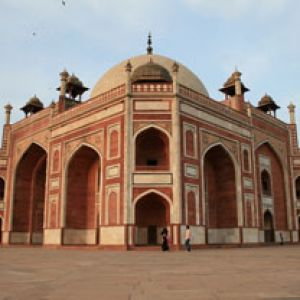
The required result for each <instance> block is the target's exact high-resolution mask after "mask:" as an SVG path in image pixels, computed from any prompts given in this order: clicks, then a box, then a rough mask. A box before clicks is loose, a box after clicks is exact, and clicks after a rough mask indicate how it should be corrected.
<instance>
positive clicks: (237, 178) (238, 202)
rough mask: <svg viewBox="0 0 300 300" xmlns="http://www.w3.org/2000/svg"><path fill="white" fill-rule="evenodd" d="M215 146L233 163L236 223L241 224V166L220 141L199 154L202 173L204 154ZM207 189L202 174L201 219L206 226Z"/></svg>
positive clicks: (207, 225)
mask: <svg viewBox="0 0 300 300" xmlns="http://www.w3.org/2000/svg"><path fill="white" fill-rule="evenodd" d="M215 147H221V148H222V149H223V151H224V152H225V153H226V154H227V155H228V157H229V158H230V159H231V162H232V163H233V167H234V176H235V187H234V188H235V199H234V200H235V202H236V207H235V209H234V210H235V212H236V213H237V225H238V226H242V224H243V205H242V189H241V185H242V182H241V167H240V164H239V162H238V161H237V159H236V158H235V156H234V155H233V154H232V153H231V151H230V150H229V149H228V148H227V147H226V145H224V144H223V143H222V142H216V143H213V144H211V145H210V146H209V147H207V148H206V149H205V150H204V151H203V153H202V156H201V169H202V174H204V172H205V170H204V165H205V157H206V154H207V153H208V152H209V151H210V150H211V149H213V148H215ZM207 197H208V191H207V182H206V180H205V176H202V219H203V220H204V224H205V225H206V227H207V228H208V227H209V224H208V214H209V212H208V203H207Z"/></svg>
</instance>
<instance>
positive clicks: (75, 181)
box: [63, 145, 100, 244]
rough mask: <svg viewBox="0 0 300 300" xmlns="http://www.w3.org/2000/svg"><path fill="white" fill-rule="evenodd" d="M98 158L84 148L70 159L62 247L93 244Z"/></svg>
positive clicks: (97, 189) (86, 147) (95, 222)
mask: <svg viewBox="0 0 300 300" xmlns="http://www.w3.org/2000/svg"><path fill="white" fill-rule="evenodd" d="M99 174H100V157H99V155H98V153H97V152H96V151H95V150H94V149H92V148H91V147H88V146H85V145H84V146H81V147H80V148H79V149H78V150H77V151H76V152H75V153H74V155H73V156H72V158H71V160H70V162H69V164H68V168H67V175H66V206H65V230H64V239H63V243H64V244H95V243H96V240H97V238H96V228H97V219H98V211H97V209H96V201H97V195H98V194H99V188H100V184H99V182H100V175H99Z"/></svg>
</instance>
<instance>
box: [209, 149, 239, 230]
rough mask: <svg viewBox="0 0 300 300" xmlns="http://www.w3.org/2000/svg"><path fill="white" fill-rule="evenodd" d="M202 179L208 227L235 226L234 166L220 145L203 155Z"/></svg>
mask: <svg viewBox="0 0 300 300" xmlns="http://www.w3.org/2000/svg"><path fill="white" fill-rule="evenodd" d="M204 180H205V198H206V199H205V200H206V211H207V212H206V222H207V224H208V228H233V227H237V204H236V185H235V168H234V164H233V161H232V159H231V157H230V156H229V154H228V153H227V151H226V150H225V149H224V148H223V147H222V146H220V145H217V146H215V147H213V148H211V149H210V150H209V151H208V152H207V153H206V155H205V158H204Z"/></svg>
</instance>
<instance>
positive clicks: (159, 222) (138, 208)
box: [133, 191, 170, 245]
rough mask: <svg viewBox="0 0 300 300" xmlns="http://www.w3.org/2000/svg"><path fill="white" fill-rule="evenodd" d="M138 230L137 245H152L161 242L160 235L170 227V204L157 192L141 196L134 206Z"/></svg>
mask: <svg viewBox="0 0 300 300" xmlns="http://www.w3.org/2000/svg"><path fill="white" fill-rule="evenodd" d="M133 207H134V224H135V228H136V234H135V244H137V245H142V244H144V245H151V244H158V243H159V242H160V236H159V233H160V231H161V230H162V228H163V227H168V226H169V225H170V203H169V200H168V198H167V197H165V196H164V195H163V194H162V193H157V191H147V192H146V193H143V194H141V195H139V196H138V197H137V198H136V199H135V201H134V204H133Z"/></svg>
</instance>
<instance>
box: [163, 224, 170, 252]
mask: <svg viewBox="0 0 300 300" xmlns="http://www.w3.org/2000/svg"><path fill="white" fill-rule="evenodd" d="M161 235H162V245H161V250H162V251H169V249H170V248H169V240H168V229H167V228H166V227H164V228H163V230H162V232H161Z"/></svg>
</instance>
